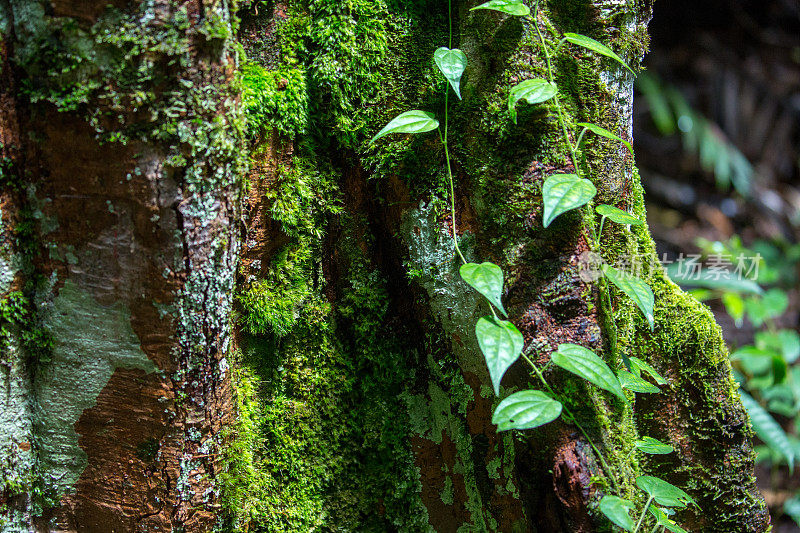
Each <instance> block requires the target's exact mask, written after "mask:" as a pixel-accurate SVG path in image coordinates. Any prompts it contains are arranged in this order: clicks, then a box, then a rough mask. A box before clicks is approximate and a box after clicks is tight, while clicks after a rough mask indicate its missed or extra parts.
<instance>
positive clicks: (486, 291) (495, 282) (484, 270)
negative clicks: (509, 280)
mask: <svg viewBox="0 0 800 533" xmlns="http://www.w3.org/2000/svg"><path fill="white" fill-rule="evenodd" d="M459 272H460V274H461V279H463V280H464V281H466V282H467V283H468V284H469V285H470V286H471V287H472V288H473V289H475V290H476V291H478V292H479V293H481V294H482V295H484V296H485V297H486V299H487V300H489V302H491V304H492V305H494V306H495V307H496V308H498V309H499V310H500V312H501V313H503V315H504V316H508V313H506V310H505V309H503V302H502V299H501V298H502V296H503V270H502V269H501V268H500V267H499V266H497V265H495V264H494V263H489V262H486V263H481V264H480V265H479V264H476V263H467V264H465V265H461V269H460V271H459Z"/></svg>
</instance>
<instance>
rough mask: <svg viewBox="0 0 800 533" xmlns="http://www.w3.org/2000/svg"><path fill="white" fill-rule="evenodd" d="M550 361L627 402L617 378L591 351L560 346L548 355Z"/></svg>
mask: <svg viewBox="0 0 800 533" xmlns="http://www.w3.org/2000/svg"><path fill="white" fill-rule="evenodd" d="M550 360H551V361H553V363H554V364H556V365H558V366H560V367H561V368H563V369H564V370H568V371H570V372H572V373H573V374H576V375H578V376H580V377H582V378H583V379H585V380H587V381H589V382H591V383H594V384H595V385H597V386H598V387H600V388H601V389H604V390H607V391H608V392H610V393H612V394H614V395H615V396H617V397H618V398H619V399H621V400H622V401H623V402H627V401H628V399H627V398H625V393H623V392H622V387H621V386H620V383H619V380H618V379H617V376H615V375H614V373H613V372H612V371H611V369H610V368H609V367H608V365H607V364H606V362H605V361H603V360H602V359H600V357H598V356H597V354H595V353H594V352H593V351H591V350H587V349H586V348H584V347H583V346H578V345H577V344H568V343H565V344H560V345H559V346H558V351H555V352H553V353H552V354H551V355H550Z"/></svg>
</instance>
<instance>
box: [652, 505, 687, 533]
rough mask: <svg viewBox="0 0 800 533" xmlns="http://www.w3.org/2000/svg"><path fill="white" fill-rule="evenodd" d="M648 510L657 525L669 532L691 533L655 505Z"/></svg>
mask: <svg viewBox="0 0 800 533" xmlns="http://www.w3.org/2000/svg"><path fill="white" fill-rule="evenodd" d="M648 510H649V511H650V514H651V515H653V517H655V519H656V523H657V524H658V525H660V526H664V527H665V528H667V531H671V532H672V533H689V532H688V531H686V530H685V529H683V528H682V527H681V526H679V525H678V524H676V523H675V521H673V520H672V519H671V518H669V517H668V516H667V515H666V513H665V512H664V510H663V509H661V508H659V507H656V506H655V505H651V506H650V508H649V509H648Z"/></svg>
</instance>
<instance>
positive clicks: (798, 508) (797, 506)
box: [783, 494, 800, 526]
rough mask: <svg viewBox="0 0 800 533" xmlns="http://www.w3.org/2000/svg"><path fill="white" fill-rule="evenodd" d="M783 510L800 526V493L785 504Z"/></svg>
mask: <svg viewBox="0 0 800 533" xmlns="http://www.w3.org/2000/svg"><path fill="white" fill-rule="evenodd" d="M783 512H784V513H786V514H788V515H789V516H790V517H792V520H794V523H795V524H797V525H798V526H800V495H798V494H795V495H794V496H792V497H791V498H789V499H788V500H786V501H785V502H784V504H783Z"/></svg>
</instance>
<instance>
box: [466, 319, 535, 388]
mask: <svg viewBox="0 0 800 533" xmlns="http://www.w3.org/2000/svg"><path fill="white" fill-rule="evenodd" d="M475 335H477V337H478V345H479V346H480V347H481V351H482V352H483V357H484V358H485V359H486V366H488V367H489V377H491V379H492V386H493V387H494V393H495V394H496V395H498V396H500V380H501V379H503V375H504V374H505V373H506V370H508V368H509V367H510V366H511V365H513V364H514V362H515V361H516V360H517V359H519V356H520V354H521V353H522V348H523V347H524V346H525V339H523V338H522V333H520V332H519V330H518V329H517V327H516V326H515V325H514V324H512V323H511V322H509V321H508V320H497V319H496V318H494V317H491V316H484V317H481V318H479V319H478V323H477V324H475Z"/></svg>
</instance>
